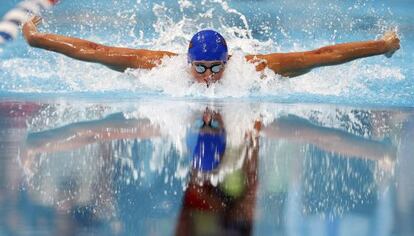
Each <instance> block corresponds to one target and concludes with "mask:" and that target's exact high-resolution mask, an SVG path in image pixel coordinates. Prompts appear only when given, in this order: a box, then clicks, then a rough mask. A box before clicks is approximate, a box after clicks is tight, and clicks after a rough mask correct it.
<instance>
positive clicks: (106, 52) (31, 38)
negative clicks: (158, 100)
mask: <svg viewBox="0 0 414 236" xmlns="http://www.w3.org/2000/svg"><path fill="white" fill-rule="evenodd" d="M41 20H42V19H41V18H40V17H34V18H32V19H31V20H29V21H28V22H26V23H25V24H24V25H23V35H24V37H25V38H26V41H27V42H28V43H29V45H30V46H32V47H36V48H43V49H46V50H50V51H54V52H57V53H61V54H64V55H66V56H68V57H71V58H74V59H78V60H81V61H87V62H95V63H100V64H103V65H105V66H107V67H109V68H111V69H114V70H117V71H121V72H123V71H125V70H126V69H127V68H142V69H151V68H153V67H155V66H157V65H158V64H159V63H160V62H161V59H162V58H164V57H166V56H176V55H177V54H175V53H172V52H167V51H151V50H145V49H130V48H119V47H109V46H105V45H101V44H97V43H93V42H90V41H87V40H82V39H77V38H72V37H66V36H62V35H56V34H44V33H40V32H38V30H37V25H38V24H40V22H41Z"/></svg>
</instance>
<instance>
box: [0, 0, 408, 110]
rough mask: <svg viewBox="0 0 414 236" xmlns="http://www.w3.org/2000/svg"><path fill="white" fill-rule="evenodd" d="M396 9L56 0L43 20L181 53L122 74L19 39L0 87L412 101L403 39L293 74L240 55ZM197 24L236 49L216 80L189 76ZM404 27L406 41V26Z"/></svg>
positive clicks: (347, 33)
mask: <svg viewBox="0 0 414 236" xmlns="http://www.w3.org/2000/svg"><path fill="white" fill-rule="evenodd" d="M90 8H92V10H90V11H88V12H87V14H84V13H85V11H87V10H88V9H90ZM74 9H77V11H75V10H74ZM78 9H81V10H78ZM397 10H398V9H397ZM113 11H115V12H113ZM258 12H260V13H258ZM299 13H300V14H299ZM394 18H395V17H394V15H393V13H392V9H389V7H387V6H385V5H383V6H380V7H378V5H375V3H373V2H371V1H358V2H357V3H353V4H350V3H341V2H339V1H338V2H336V1H333V2H332V1H329V3H326V2H325V1H323V0H313V1H311V2H310V4H305V5H301V4H292V3H291V1H288V0H286V1H282V2H281V3H279V4H278V5H275V4H273V3H272V2H270V1H261V2H260V3H256V2H254V3H251V2H232V1H224V0H200V1H190V0H180V1H177V2H163V1H149V0H148V1H141V0H139V1H135V2H130V1H125V2H122V3H119V2H117V4H116V8H115V9H107V6H105V1H103V2H96V1H91V2H90V3H79V2H77V1H74V2H71V3H69V2H63V3H62V4H61V5H59V6H58V7H57V8H56V9H55V11H54V12H49V13H48V15H47V16H46V17H45V24H44V26H42V30H44V31H46V32H54V33H59V34H65V35H70V36H75V37H81V38H86V39H89V40H92V41H97V42H101V43H104V44H107V45H116V46H123V47H134V48H150V49H154V50H168V51H173V52H177V53H179V54H180V56H178V57H177V58H165V59H164V60H163V63H162V65H160V66H159V67H158V68H154V69H152V70H128V71H127V72H126V73H124V74H120V73H117V72H113V71H110V70H109V69H107V68H105V67H103V66H101V65H93V64H89V63H84V62H79V61H75V60H72V59H69V58H66V57H64V56H61V55H57V54H54V53H51V52H46V51H42V50H38V49H29V50H28V51H27V52H26V51H25V50H26V49H27V48H28V47H27V46H26V45H25V44H24V42H23V40H21V41H17V42H16V43H14V44H13V45H10V46H9V48H5V49H3V52H0V58H1V61H0V71H1V73H0V76H1V77H2V78H1V81H0V93H2V92H8V93H10V92H12V93H39V95H40V93H52V94H55V93H59V94H67V93H86V94H88V93H89V94H94V93H101V92H110V93H112V94H113V93H115V94H122V95H123V96H127V97H128V96H131V97H136V96H138V97H140V96H148V95H153V96H167V97H191V98H200V97H201V98H228V97H232V98H248V99H260V100H272V101H273V100H275V101H279V102H328V103H346V104H381V105H403V106H404V105H409V106H412V105H413V104H414V103H413V101H414V99H413V98H414V92H413V90H414V89H413V88H414V86H413V84H414V82H413V76H412V74H413V71H412V69H407V68H410V66H412V65H410V62H409V61H410V60H407V59H406V57H407V56H408V57H409V56H410V55H411V56H412V53H411V54H410V52H412V49H411V48H407V49H405V48H404V47H403V49H402V50H400V52H397V54H396V55H394V57H393V58H391V59H385V57H375V58H369V59H363V60H358V61H354V62H351V63H348V64H346V65H341V66H335V67H326V68H320V69H315V70H314V71H312V72H311V73H308V74H306V75H303V76H300V77H297V78H293V79H285V78H282V77H280V76H278V75H275V74H274V73H273V72H272V71H269V70H267V71H265V72H264V73H262V74H261V73H257V72H256V71H255V70H254V66H253V65H251V64H249V63H247V62H246V61H245V59H244V56H245V55H247V54H256V53H269V52H287V51H301V50H310V49H313V48H318V47H321V46H323V45H329V44H333V43H338V42H345V41H355V40H367V39H372V38H375V37H379V36H380V35H381V34H382V33H383V32H384V31H385V30H387V29H389V28H390V27H396V26H399V25H402V23H401V22H403V20H400V21H399V22H398V19H396V20H395V19H394ZM404 20H405V19H404ZM203 28H214V29H216V30H218V31H220V32H221V33H222V34H223V35H224V37H225V38H226V40H227V42H228V45H229V49H230V53H231V54H232V55H233V56H232V60H230V61H229V63H228V65H227V68H226V72H225V75H224V78H223V80H222V81H220V83H216V84H214V85H213V86H211V87H210V88H206V87H205V86H203V85H201V84H195V83H193V82H192V80H191V77H190V74H189V73H188V65H187V62H186V56H185V53H186V50H187V46H188V42H189V40H190V38H191V36H192V35H193V34H194V33H195V32H196V31H198V30H200V29H203ZM401 28H402V29H401V30H400V33H401V34H402V40H403V41H402V42H403V43H404V32H405V31H404V27H401ZM405 40H407V41H409V40H411V41H412V40H413V39H411V38H407V39H405ZM4 50H6V51H4ZM406 50H407V51H406ZM9 51H10V52H9ZM91 96H93V95H91Z"/></svg>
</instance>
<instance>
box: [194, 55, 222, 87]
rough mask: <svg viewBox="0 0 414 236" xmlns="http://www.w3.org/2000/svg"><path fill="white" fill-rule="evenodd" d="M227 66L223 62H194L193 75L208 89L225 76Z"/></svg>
mask: <svg viewBox="0 0 414 236" xmlns="http://www.w3.org/2000/svg"><path fill="white" fill-rule="evenodd" d="M224 66H225V64H224V63H223V62H222V61H193V62H192V63H191V75H192V76H193V78H194V79H195V80H196V81H197V82H199V83H205V84H206V85H207V87H208V86H209V85H210V84H212V83H214V82H216V81H218V80H220V79H221V77H222V76H223V72H224Z"/></svg>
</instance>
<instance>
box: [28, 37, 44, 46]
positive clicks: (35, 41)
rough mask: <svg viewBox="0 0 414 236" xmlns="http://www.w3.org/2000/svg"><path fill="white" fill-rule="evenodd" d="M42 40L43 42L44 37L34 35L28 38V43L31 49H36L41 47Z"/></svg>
mask: <svg viewBox="0 0 414 236" xmlns="http://www.w3.org/2000/svg"><path fill="white" fill-rule="evenodd" d="M42 40H43V35H40V34H32V35H30V36H29V37H26V41H27V43H28V44H29V45H30V46H31V47H35V48H38V47H40V45H41V41H42Z"/></svg>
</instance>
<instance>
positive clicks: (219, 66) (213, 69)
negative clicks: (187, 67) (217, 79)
mask: <svg viewBox="0 0 414 236" xmlns="http://www.w3.org/2000/svg"><path fill="white" fill-rule="evenodd" d="M222 68H223V64H215V65H212V66H210V67H208V66H205V65H202V64H196V65H195V70H196V72H197V73H199V74H204V73H205V72H206V71H207V69H210V70H211V72H213V73H215V74H217V73H219V72H220V71H221V69H222Z"/></svg>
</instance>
